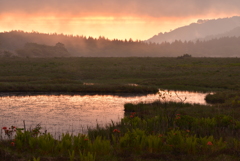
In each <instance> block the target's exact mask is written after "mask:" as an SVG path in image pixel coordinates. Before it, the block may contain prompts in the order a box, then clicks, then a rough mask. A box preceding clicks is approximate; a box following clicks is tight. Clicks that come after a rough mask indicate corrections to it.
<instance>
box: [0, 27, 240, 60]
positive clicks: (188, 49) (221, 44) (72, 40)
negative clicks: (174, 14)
mask: <svg viewBox="0 0 240 161" xmlns="http://www.w3.org/2000/svg"><path fill="white" fill-rule="evenodd" d="M57 43H58V45H56V44H57ZM59 44H60V46H62V48H61V47H60V48H59ZM239 44H240V37H223V38H218V39H211V40H208V41H199V40H198V41H194V42H193V41H184V42H182V41H179V40H175V41H174V42H172V43H169V42H163V43H160V44H157V43H151V42H150V43H147V42H144V41H138V40H137V41H133V40H131V39H130V40H124V41H122V40H117V39H114V40H109V39H107V38H104V37H99V38H98V39H95V38H92V37H88V38H87V37H84V36H73V35H63V34H43V33H38V32H32V33H27V32H23V31H11V32H5V33H0V55H1V56H4V57H10V56H21V57H25V56H28V57H49V56H52V57H66V56H74V57H129V56H137V57H177V56H181V55H184V54H189V55H191V56H193V57H239V56H240V45H239ZM57 46H58V47H57Z"/></svg>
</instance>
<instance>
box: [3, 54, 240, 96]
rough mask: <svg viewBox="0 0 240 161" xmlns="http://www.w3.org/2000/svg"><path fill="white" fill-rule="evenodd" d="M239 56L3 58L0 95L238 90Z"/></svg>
mask: <svg viewBox="0 0 240 161" xmlns="http://www.w3.org/2000/svg"><path fill="white" fill-rule="evenodd" d="M239 71H240V59H239V58H193V57H179V58H136V57H132V58H131V57H129V58H2V59H1V63H0V92H105V93H106V92H115V93H121V92H130V93H134V92H137V93H156V92H157V89H158V88H165V89H175V90H191V91H222V90H239V89H240V83H239V82H240V81H239V80H240V72H239Z"/></svg>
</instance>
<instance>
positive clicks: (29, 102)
mask: <svg viewBox="0 0 240 161" xmlns="http://www.w3.org/2000/svg"><path fill="white" fill-rule="evenodd" d="M164 93H165V99H166V101H180V98H181V99H184V98H185V97H186V98H187V99H186V101H185V102H188V103H198V104H206V103H205V100H204V98H205V96H206V94H204V93H195V92H180V91H177V92H176V93H175V92H173V91H170V93H168V92H164ZM162 96H163V95H162ZM170 96H171V97H170ZM158 99H159V95H157V94H155V95H154V94H150V95H146V96H143V95H129V94H126V95H30V96H16V95H2V96H1V97H0V127H3V126H7V127H9V126H12V125H13V126H17V127H19V128H22V127H23V120H25V124H26V127H27V128H30V127H31V128H33V127H35V126H36V125H37V124H39V123H40V124H41V126H42V127H43V129H42V131H45V130H47V132H50V133H52V134H53V135H54V136H55V137H57V136H59V135H60V134H61V133H66V132H70V133H73V134H77V133H86V132H87V127H95V126H96V124H97V123H98V124H99V125H101V126H104V125H106V124H109V123H111V121H114V122H118V121H120V120H121V118H123V116H124V111H123V110H124V109H123V107H124V104H125V103H138V102H153V101H155V100H158Z"/></svg>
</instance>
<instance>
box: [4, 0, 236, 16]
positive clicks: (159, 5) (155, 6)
mask: <svg viewBox="0 0 240 161" xmlns="http://www.w3.org/2000/svg"><path fill="white" fill-rule="evenodd" d="M0 4H1V5H0V14H3V13H19V12H20V13H25V14H44V13H49V14H52V15H73V16H74V15H78V16H79V15H83V16H86V15H89V16H94V15H97V16H101V15H102V16H108V15H109V16H110V15H117V16H121V15H130V16H148V17H186V16H194V15H203V14H222V13H225V14H233V13H235V14H239V13H240V1H239V0H228V1H226V0H171V1H169V0H41V1H36V0H0Z"/></svg>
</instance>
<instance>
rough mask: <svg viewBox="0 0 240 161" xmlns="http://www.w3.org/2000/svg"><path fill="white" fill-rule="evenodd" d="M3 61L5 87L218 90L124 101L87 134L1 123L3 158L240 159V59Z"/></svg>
mask: <svg viewBox="0 0 240 161" xmlns="http://www.w3.org/2000/svg"><path fill="white" fill-rule="evenodd" d="M0 65H1V68H0V82H1V83H0V91H1V92H9V91H15V92H16V91H18V92H19V91H23V92H35V91H38V92H39V91H44V92H51V91H57V90H59V91H62V92H66V91H67V92H74V91H75V92H76V91H77V92H79V91H80V92H82V91H84V92H90V91H91V90H94V92H104V91H105V92H106V89H109V91H110V92H124V91H121V89H126V90H127V91H129V92H132V91H134V90H135V89H138V88H140V89H142V91H143V92H146V91H144V90H143V89H145V88H151V89H154V90H157V88H166V89H175V90H192V91H194V90H196V91H208V92H209V91H211V92H216V93H214V94H209V95H208V96H207V97H206V100H207V102H209V103H213V104H212V105H198V104H194V105H191V104H186V103H184V98H179V99H180V100H181V101H182V102H180V103H174V102H166V101H165V97H164V96H163V95H159V101H156V102H153V103H139V104H125V106H124V110H125V117H124V118H123V119H122V120H121V122H119V123H114V122H112V123H111V124H109V125H108V126H106V127H100V126H97V127H96V128H94V129H89V130H88V134H87V135H83V134H79V135H78V136H72V135H71V134H62V136H59V138H54V137H53V136H52V135H51V134H48V133H44V131H41V126H40V125H37V126H36V127H35V128H33V129H28V130H26V129H23V128H22V127H18V128H16V127H14V126H12V127H2V129H1V134H2V135H1V136H7V137H8V139H7V140H1V142H0V158H1V159H2V160H6V161H11V160H12V161H18V160H22V161H25V160H26V161H28V160H30V161H59V160H61V161H77V160H79V161H106V160H110V161H133V160H134V161H135V160H136V161H155V160H158V161H159V160H160V161H165V160H169V161H177V160H178V161H181V160H182V161H183V160H189V161H238V160H239V156H240V94H239V88H240V83H239V80H240V79H239V78H240V73H239V71H240V59H237V58H192V57H187V58H184V57H183V58H52V59H33V58H24V59H23V58H11V59H1V64H0ZM84 83H85V84H86V83H88V84H87V85H84ZM137 85H138V86H137ZM120 87H121V88H120ZM122 87H125V88H122ZM166 94H167V93H166ZM15 130H16V131H15Z"/></svg>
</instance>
